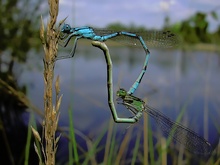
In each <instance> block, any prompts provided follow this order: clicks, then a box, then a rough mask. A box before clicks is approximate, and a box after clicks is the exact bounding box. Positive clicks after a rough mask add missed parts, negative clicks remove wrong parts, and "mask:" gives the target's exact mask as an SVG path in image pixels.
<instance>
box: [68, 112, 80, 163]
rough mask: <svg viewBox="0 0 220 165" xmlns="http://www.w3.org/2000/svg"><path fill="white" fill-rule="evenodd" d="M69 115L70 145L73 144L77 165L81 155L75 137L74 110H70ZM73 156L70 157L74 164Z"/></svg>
mask: <svg viewBox="0 0 220 165" xmlns="http://www.w3.org/2000/svg"><path fill="white" fill-rule="evenodd" d="M68 114H69V123H70V125H69V127H70V143H71V144H72V147H73V155H74V159H75V162H76V163H79V155H78V152H77V143H76V137H75V132H74V127H73V113H72V108H69V109H68ZM71 157H72V156H70V158H69V159H70V162H73V160H72V158H71Z"/></svg>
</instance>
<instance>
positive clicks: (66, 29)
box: [61, 24, 71, 34]
mask: <svg viewBox="0 0 220 165" xmlns="http://www.w3.org/2000/svg"><path fill="white" fill-rule="evenodd" d="M70 30H71V26H70V25H69V24H64V25H63V27H62V29H61V32H63V33H67V34H69V33H70Z"/></svg>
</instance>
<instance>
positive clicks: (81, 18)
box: [58, 0, 220, 31]
mask: <svg viewBox="0 0 220 165" xmlns="http://www.w3.org/2000/svg"><path fill="white" fill-rule="evenodd" d="M215 8H218V10H217V13H218V16H219V17H220V0H60V14H59V17H58V19H59V20H61V19H63V18H65V17H67V16H68V18H67V20H66V23H69V24H71V25H72V26H73V27H79V26H85V25H89V26H94V27H100V28H101V27H105V26H106V25H108V24H110V23H115V22H120V23H122V24H125V25H130V24H135V25H137V26H144V27H146V28H155V29H160V28H161V27H162V26H163V25H164V18H165V16H169V17H170V21H171V23H176V22H180V21H182V20H184V19H187V18H189V17H190V16H192V15H193V14H194V13H196V12H198V11H202V12H206V13H209V12H210V11H212V10H213V9H215ZM208 20H209V22H210V27H209V30H210V31H213V30H215V29H216V28H217V26H218V25H220V21H216V20H214V19H213V18H212V17H211V16H210V15H209V16H208Z"/></svg>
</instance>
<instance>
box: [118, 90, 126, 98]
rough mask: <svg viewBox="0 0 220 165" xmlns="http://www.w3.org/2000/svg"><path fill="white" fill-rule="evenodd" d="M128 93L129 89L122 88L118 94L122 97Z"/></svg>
mask: <svg viewBox="0 0 220 165" xmlns="http://www.w3.org/2000/svg"><path fill="white" fill-rule="evenodd" d="M126 95H127V91H126V90H125V89H123V88H120V89H119V90H118V91H117V96H118V97H120V98H124V97H125V96H126Z"/></svg>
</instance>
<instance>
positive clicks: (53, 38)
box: [35, 0, 62, 165]
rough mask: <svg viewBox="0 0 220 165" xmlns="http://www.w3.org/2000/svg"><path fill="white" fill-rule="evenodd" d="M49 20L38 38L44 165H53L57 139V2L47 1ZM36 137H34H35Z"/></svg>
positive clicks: (58, 104) (59, 98) (59, 100)
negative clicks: (41, 56) (41, 50)
mask: <svg viewBox="0 0 220 165" xmlns="http://www.w3.org/2000/svg"><path fill="white" fill-rule="evenodd" d="M48 2H49V14H50V19H49V22H48V24H47V29H46V35H45V31H44V25H43V21H41V29H40V38H41V41H42V44H43V48H44V52H45V57H44V85H45V88H44V121H43V138H44V139H42V140H45V146H43V144H44V143H43V142H41V141H40V142H41V144H42V149H41V150H42V152H43V155H44V162H45V164H46V165H55V154H56V150H57V143H58V140H59V137H58V138H56V137H55V133H56V130H57V125H58V120H59V106H60V102H61V98H62V97H59V91H60V88H59V77H58V78H57V80H56V84H55V90H56V105H55V106H54V107H53V102H52V93H53V91H52V86H53V77H54V66H55V58H56V56H57V50H58V39H59V30H56V28H55V24H56V20H57V15H58V9H59V0H48ZM35 137H36V136H35Z"/></svg>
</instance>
